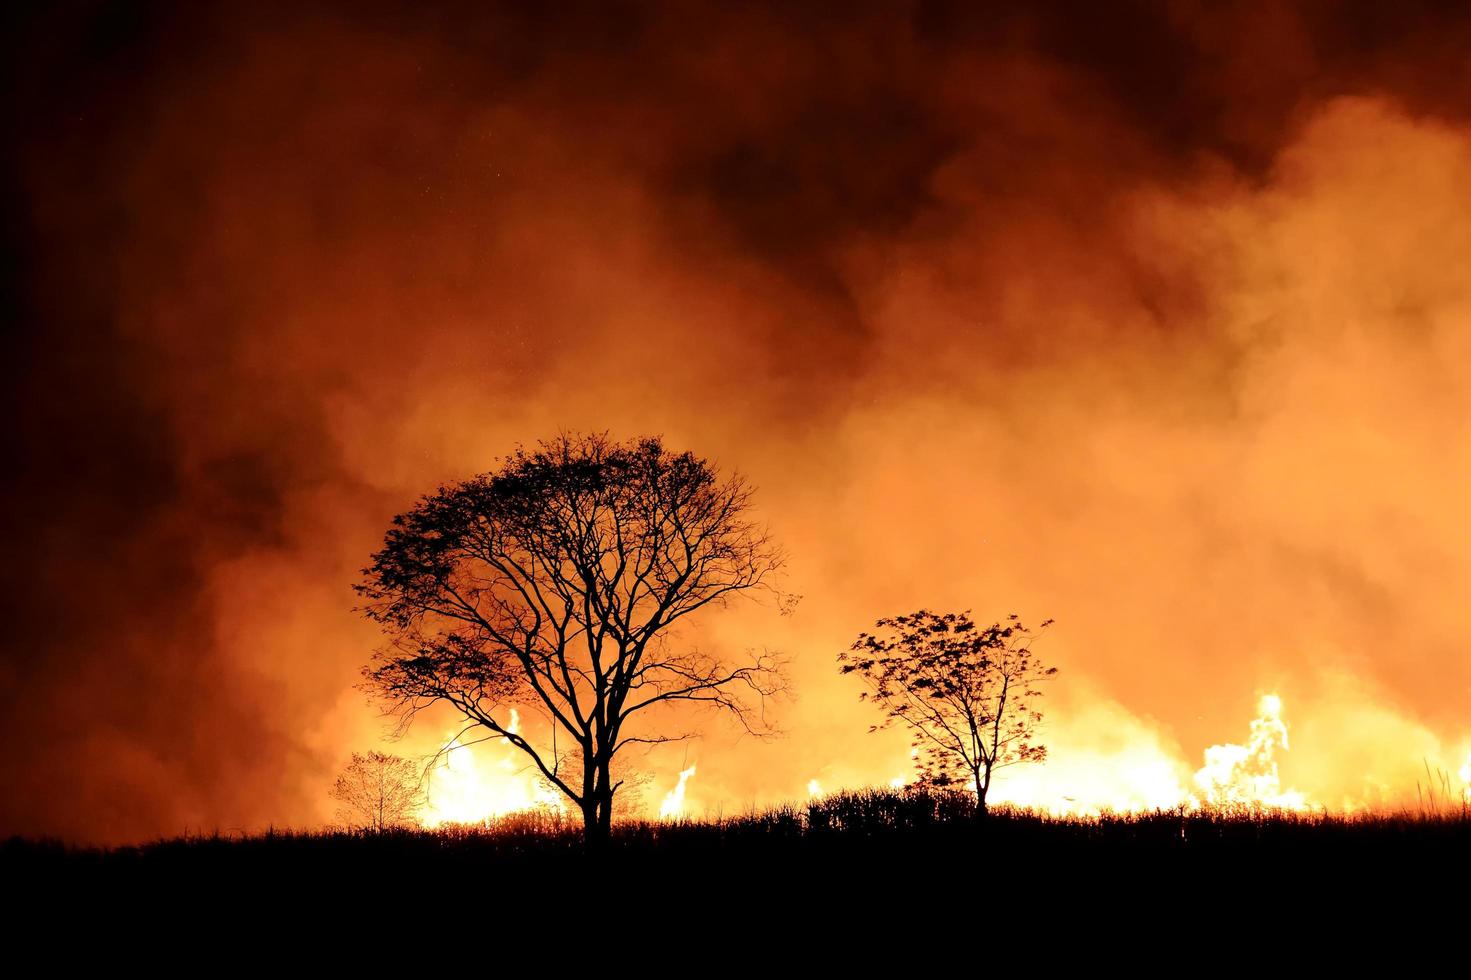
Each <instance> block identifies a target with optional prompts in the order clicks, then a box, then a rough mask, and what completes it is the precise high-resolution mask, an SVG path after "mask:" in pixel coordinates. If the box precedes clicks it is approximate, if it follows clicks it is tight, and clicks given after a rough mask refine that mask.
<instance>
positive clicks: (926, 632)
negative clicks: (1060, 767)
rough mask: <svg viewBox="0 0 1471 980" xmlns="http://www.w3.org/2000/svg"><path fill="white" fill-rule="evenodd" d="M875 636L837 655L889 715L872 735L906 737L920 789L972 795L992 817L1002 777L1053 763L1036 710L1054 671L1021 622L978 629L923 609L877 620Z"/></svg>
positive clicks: (958, 616)
mask: <svg viewBox="0 0 1471 980" xmlns="http://www.w3.org/2000/svg"><path fill="white" fill-rule="evenodd" d="M1051 624H1052V621H1051V620H1047V621H1045V622H1043V623H1042V625H1041V626H1040V627H1038V629H1039V630H1042V629H1046V628H1047V627H1048V626H1050V625H1051ZM875 630H876V632H874V633H867V632H865V633H860V634H859V635H858V639H857V640H855V641H854V642H853V645H852V647H850V648H849V649H848V650H846V651H844V652H842V653H840V654H838V662H839V663H840V664H841V668H840V669H841V672H842V673H844V674H856V675H857V676H858V677H860V678H862V679H863V680H864V682H865V683H866V684H867V685H868V690H867V691H865V692H864V693H863V694H861V695H859V697H860V698H861V699H863V700H870V701H872V702H874V703H875V704H877V705H878V706H879V707H881V708H882V709H883V711H884V720H883V721H882V722H880V723H879V724H877V725H875V726H874V730H878V729H881V728H885V727H887V726H889V725H890V724H892V723H893V722H895V721H900V722H902V723H903V724H904V725H905V726H907V727H908V728H909V730H910V733H911V736H912V744H913V746H914V748H915V749H916V750H917V759H918V764H919V776H920V782H921V783H923V784H925V785H927V786H933V787H953V786H962V787H964V788H966V789H971V790H974V792H975V794H976V809H977V812H979V813H985V812H986V794H987V792H988V791H989V790H990V788H991V777H992V774H993V772H994V771H995V770H996V769H998V768H1002V767H1005V766H1010V765H1015V764H1017V763H1022V762H1040V761H1042V760H1043V759H1045V758H1046V756H1047V749H1046V747H1045V746H1043V745H1041V744H1039V743H1037V742H1036V741H1035V738H1036V733H1037V726H1038V724H1039V723H1040V722H1041V720H1042V714H1041V712H1040V711H1037V710H1036V709H1035V707H1034V702H1035V700H1036V699H1037V698H1039V697H1041V695H1042V692H1041V690H1040V688H1039V685H1040V683H1041V682H1043V681H1045V680H1047V679H1049V678H1051V677H1052V676H1053V675H1054V674H1056V673H1057V668H1056V667H1046V666H1044V665H1043V664H1042V663H1041V662H1040V661H1039V660H1038V659H1037V657H1036V656H1035V655H1034V654H1033V652H1032V648H1031V645H1032V640H1033V639H1034V638H1035V634H1034V633H1033V631H1032V630H1030V629H1028V628H1027V627H1026V626H1025V625H1023V624H1022V622H1021V621H1020V620H1019V619H1018V618H1017V617H1016V616H1014V615H1013V616H1009V617H1007V619H1006V621H1005V622H1004V623H993V624H992V625H990V626H987V627H984V628H977V626H976V624H975V622H974V621H973V620H972V619H971V617H970V612H969V611H968V610H967V611H966V612H960V613H954V612H950V613H935V612H931V611H930V610H928V609H921V610H919V611H918V612H915V613H910V614H909V615H905V616H894V617H890V618H887V619H880V620H879V621H878V623H877V624H876V626H875Z"/></svg>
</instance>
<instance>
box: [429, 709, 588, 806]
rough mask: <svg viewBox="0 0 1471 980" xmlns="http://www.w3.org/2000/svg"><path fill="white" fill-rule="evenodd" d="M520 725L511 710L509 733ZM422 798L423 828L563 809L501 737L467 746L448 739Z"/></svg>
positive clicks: (456, 740)
mask: <svg viewBox="0 0 1471 980" xmlns="http://www.w3.org/2000/svg"><path fill="white" fill-rule="evenodd" d="M520 722H521V720H520V718H519V717H518V716H517V714H516V712H515V711H512V712H511V722H510V729H511V731H513V732H515V731H517V730H519V728H520ZM427 795H428V803H427V805H426V806H425V807H424V810H423V813H422V820H423V823H424V825H425V826H427V827H438V826H441V825H443V824H453V823H483V822H484V821H486V820H490V819H492V818H494V817H499V816H504V815H506V814H508V813H518V812H522V811H525V810H533V809H537V808H540V807H546V808H550V809H554V810H561V809H562V808H563V801H562V798H561V796H560V794H558V793H557V792H556V790H555V789H554V788H552V787H550V786H547V785H545V784H544V783H543V782H542V781H541V780H539V779H537V778H536V776H535V774H534V773H533V771H532V770H530V769H529V768H528V767H527V766H526V764H525V760H524V758H522V757H521V756H520V754H519V752H518V751H517V750H516V749H515V748H514V747H512V746H511V744H510V743H509V742H508V741H506V740H505V739H504V738H496V739H491V740H487V741H483V742H471V743H464V742H461V741H460V740H459V739H458V738H453V739H451V740H450V742H449V743H448V744H447V745H446V746H445V747H444V749H443V750H442V751H441V753H440V757H439V760H438V762H436V764H435V766H434V769H433V770H432V771H431V772H430V774H429V781H428V794H427Z"/></svg>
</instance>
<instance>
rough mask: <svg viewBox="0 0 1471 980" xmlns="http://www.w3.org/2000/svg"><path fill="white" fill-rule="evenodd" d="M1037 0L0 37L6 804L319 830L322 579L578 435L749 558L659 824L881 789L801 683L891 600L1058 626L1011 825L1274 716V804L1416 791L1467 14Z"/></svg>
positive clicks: (358, 19) (859, 722) (1469, 535)
mask: <svg viewBox="0 0 1471 980" xmlns="http://www.w3.org/2000/svg"><path fill="white" fill-rule="evenodd" d="M1028 6H1029V9H1028V10H1027V11H1026V12H1020V11H1016V10H1005V9H1002V8H1000V7H999V6H998V7H994V8H991V7H984V6H977V5H974V4H964V5H955V6H953V7H952V6H950V5H947V4H932V3H915V4H911V5H875V6H873V7H865V6H863V5H860V6H859V8H858V9H857V10H856V12H852V13H850V14H849V15H847V16H845V17H844V18H842V19H841V20H835V19H833V18H832V17H830V16H828V15H821V14H818V13H808V12H803V11H801V10H797V9H791V10H780V11H778V10H772V9H764V8H760V7H757V6H754V5H753V6H749V7H748V6H741V5H734V6H732V5H718V6H711V7H705V6H702V5H690V4H669V5H651V6H644V5H640V6H637V7H632V6H630V7H623V6H620V5H616V4H612V5H610V4H589V5H586V6H580V5H572V6H571V7H567V8H564V9H561V10H559V11H556V12H542V13H528V12H526V11H525V10H523V9H522V6H521V5H506V6H505V7H503V8H496V7H490V8H488V9H487V7H486V5H483V4H473V5H464V6H463V7H461V6H456V5H442V6H441V5H434V6H433V7H432V9H428V8H426V7H424V6H422V5H415V8H414V11H413V12H412V13H405V12H401V11H394V10H393V9H392V8H391V7H388V6H384V7H382V8H379V7H376V6H375V5H364V6H363V7H362V9H360V10H357V11H356V12H354V13H352V14H350V15H349V14H344V13H341V12H337V13H329V12H326V11H324V10H315V9H312V8H310V7H309V6H303V7H302V8H301V9H300V10H297V11H295V12H292V13H282V12H281V11H279V10H277V11H273V12H271V13H270V14H269V15H268V14H266V13H264V12H261V13H248V12H239V11H237V12H233V13H218V12H215V13H206V12H201V11H197V10H194V9H192V8H191V7H184V8H181V9H178V10H170V9H168V8H166V7H158V8H140V7H136V6H135V5H114V4H105V3H94V4H74V5H61V6H56V7H52V8H50V9H48V10H46V11H44V12H22V13H16V14H11V15H8V16H10V17H12V18H15V21H14V23H13V24H12V25H11V27H12V29H11V30H8V31H6V32H5V34H6V36H7V37H9V38H10V41H9V42H7V43H8V44H9V45H10V46H11V47H12V50H11V51H9V52H8V53H7V57H6V58H5V61H6V62H7V63H8V64H9V65H10V66H11V67H10V69H9V75H8V78H7V85H6V88H7V94H8V98H7V100H6V112H7V116H8V121H9V122H10V125H9V126H8V127H7V131H8V132H10V133H12V134H14V135H13V140H14V142H13V145H12V147H11V153H9V154H7V156H8V157H9V158H10V159H9V163H8V164H7V180H6V186H7V190H8V192H9V193H8V194H7V205H6V219H7V220H6V228H7V235H6V236H5V237H6V256H7V259H9V260H10V261H8V262H7V263H6V265H7V267H8V268H9V269H10V270H11V271H10V275H11V276H12V277H13V281H12V282H11V283H9V284H8V285H9V286H10V287H11V288H10V289H8V290H7V293H8V294H9V295H10V296H11V297H12V303H11V304H10V308H9V310H8V311H7V317H8V319H9V320H10V321H11V324H12V326H13V327H14V328H15V329H13V330H10V331H7V334H8V336H7V338H6V339H5V340H4V341H3V343H4V344H5V349H4V353H5V358H4V363H5V366H6V371H7V384H6V391H5V398H6V409H7V417H8V419H9V420H10V423H9V424H8V425H7V426H6V427H5V431H4V434H3V436H0V438H3V439H4V442H5V445H4V450H5V457H6V459H7V460H8V461H9V463H10V465H9V466H8V467H7V468H6V470H7V472H6V475H5V476H4V491H3V492H4V511H3V513H4V521H5V525H4V532H5V540H6V542H7V555H8V558H9V560H8V561H7V562H5V563H4V565H3V566H0V577H3V581H0V596H3V599H0V601H3V603H4V610H3V612H4V615H3V620H0V621H3V622H4V623H5V633H4V644H3V659H0V738H3V744H4V745H5V746H6V751H5V752H4V754H3V761H0V775H3V782H4V786H5V792H4V793H3V795H0V833H27V834H51V835H57V836H62V837H67V838H72V839H82V840H101V841H121V840H134V839H140V838H147V837H150V836H157V835H163V834H173V833H178V832H180V831H183V830H186V829H204V830H212V829H215V828H220V829H234V828H242V829H244V828H256V827H260V826H262V825H264V824H266V823H270V822H274V823H276V824H278V825H281V824H291V825H312V824H316V823H320V822H321V821H323V820H325V819H328V818H329V817H330V810H331V807H330V802H329V801H328V800H327V797H326V790H327V788H328V786H329V784H330V780H331V776H332V775H333V773H334V772H335V771H336V769H337V768H338V767H340V765H341V764H342V763H343V762H344V761H345V760H346V758H347V757H348V755H349V753H350V752H351V751H353V750H362V749H363V748H365V747H368V746H370V745H374V744H377V742H378V741H379V740H380V739H381V736H382V733H383V725H382V723H381V721H380V719H379V718H378V717H377V716H376V715H375V713H374V711H373V710H372V709H371V708H369V707H368V706H366V705H365V703H364V701H363V698H362V695H361V694H360V693H359V692H357V691H355V690H354V689H353V688H352V685H353V684H354V683H355V681H356V679H357V669H358V667H359V666H360V665H361V664H362V663H364V662H365V660H366V659H367V657H368V655H369V654H370V652H371V650H372V649H373V647H374V646H375V645H376V643H377V637H376V635H375V633H374V631H373V630H372V628H371V626H370V625H369V624H367V623H365V622H363V621H361V620H360V618H359V617H357V616H356V615H355V614H354V613H353V612H352V605H353V596H352V594H351V592H350V590H349V586H350V584H351V583H352V582H353V581H355V580H356V577H357V572H358V569H359V568H360V567H361V566H362V565H363V564H364V563H365V561H366V558H367V556H368V554H369V553H370V552H371V551H372V550H373V549H374V548H375V546H376V545H377V543H378V541H379V540H381V536H382V534H383V531H384V530H385V529H386V527H387V524H388V521H389V519H390V518H391V517H392V515H393V514H395V513H397V512H398V511H400V510H403V509H405V508H406V507H408V506H409V505H410V504H411V503H412V501H413V500H414V499H415V498H416V497H417V496H418V495H419V494H421V493H423V492H426V491H428V490H430V489H432V488H433V487H434V486H436V485H437V484H438V483H440V482H442V481H447V480H453V479H458V478H461V477H464V476H467V475H469V474H471V473H474V472H479V471H482V470H485V469H488V468H490V467H492V466H493V465H494V464H495V460H496V458H497V457H499V456H501V455H503V454H505V453H506V452H508V451H509V450H511V449H512V448H514V446H515V444H516V443H517V442H521V441H526V442H532V441H535V440H536V439H538V438H542V437H545V436H549V435H552V434H554V433H555V432H557V431H558V430H561V429H582V430H597V431H601V430H605V429H606V430H610V431H611V432H613V433H614V434H615V435H620V436H632V435H639V434H646V433H661V434H663V435H664V437H665V438H666V440H667V441H668V442H669V443H670V444H671V445H673V446H676V447H680V448H689V449H692V450H694V451H696V452H697V453H700V454H701V455H705V456H708V457H711V458H713V459H715V460H717V461H718V462H719V463H720V464H721V465H722V466H724V467H726V468H728V469H738V470H740V471H741V472H742V473H744V474H746V475H747V476H748V477H749V478H750V479H751V481H752V482H753V483H754V484H755V485H757V486H758V487H759V493H758V497H757V500H758V503H759V507H760V509H761V515H762V516H763V517H764V518H765V519H767V520H768V521H769V522H770V524H771V526H772V529H773V531H774V532H775V533H776V535H777V537H778V538H779V539H780V540H781V541H782V542H783V543H784V545H785V546H786V548H787V549H788V550H789V551H790V553H791V555H792V559H793V560H792V568H791V573H790V574H791V578H790V580H789V581H788V583H787V586H788V588H790V589H791V590H793V591H795V592H798V593H801V594H802V595H803V596H804V599H803V601H802V603H801V604H800V606H799V607H798V609H797V611H796V612H795V613H794V614H793V615H791V616H787V617H780V616H778V615H776V613H775V611H774V610H771V609H765V608H759V607H756V608H739V609H732V610H731V611H730V612H728V613H724V614H721V615H718V616H715V617H712V618H711V619H709V620H708V621H707V622H706V623H705V625H704V627H703V628H702V629H701V631H700V633H699V634H697V635H689V636H687V637H685V639H687V640H689V641H690V642H701V643H705V644H709V645H712V646H719V647H722V648H726V649H731V650H739V649H743V648H745V647H749V646H768V647H772V648H777V649H782V650H785V651H786V652H787V653H789V654H791V655H793V657H794V658H795V659H794V666H793V669H794V682H795V685H794V687H795V694H796V697H795V699H794V700H792V701H791V702H790V703H788V704H785V705H783V706H781V708H780V711H781V722H782V726H783V728H784V729H785V731H786V735H785V737H784V738H781V739H779V740H776V741H773V742H753V741H752V740H750V739H740V738H737V737H736V734H735V733H734V732H733V731H731V730H730V729H729V727H728V726H724V725H721V724H719V723H717V722H715V721H714V720H713V719H712V723H711V725H710V730H709V733H708V735H707V737H706V738H705V739H703V740H702V741H700V742H699V743H696V744H694V745H692V746H690V747H689V748H688V750H686V749H684V748H680V749H670V750H668V751H666V752H664V753H663V754H656V755H651V756H650V757H649V758H648V759H647V760H646V761H645V764H646V765H647V767H648V768H649V769H650V770H651V771H652V772H654V773H655V775H656V782H655V784H654V788H653V791H652V792H651V794H650V795H651V797H652V798H653V799H655V800H657V799H659V798H660V797H661V795H662V793H663V792H664V790H666V789H669V788H672V786H673V785H674V782H675V780H676V779H677V777H678V773H679V772H680V771H681V770H683V769H686V768H689V766H690V764H692V763H695V762H697V763H698V775H697V776H695V777H693V778H692V779H690V780H689V782H688V786H687V793H688V796H687V798H686V801H685V807H684V810H685V812H686V813H698V812H700V810H701V808H704V807H709V808H716V807H719V808H724V809H725V810H727V811H729V810H732V809H739V808H740V807H743V806H745V805H748V804H753V803H761V802H768V801H773V800H777V799H787V798H800V797H802V796H803V795H804V794H805V792H806V787H807V785H808V783H809V781H811V780H813V779H816V780H818V781H819V782H820V784H821V785H822V786H824V787H827V788H835V787H837V786H840V785H845V784H859V783H866V782H880V783H882V782H888V781H889V780H890V779H891V778H893V777H896V776H899V775H901V774H903V773H904V772H905V768H906V765H907V759H908V750H907V747H906V745H905V742H904V740H903V738H902V736H901V735H898V734H897V733H891V734H881V735H872V736H866V735H864V732H865V731H866V729H867V727H868V725H869V724H870V723H871V722H872V721H873V720H874V718H873V716H872V714H871V711H870V709H869V708H868V706H865V705H861V704H859V703H858V702H857V690H856V689H855V688H853V687H852V686H851V685H850V684H849V683H848V682H847V681H846V680H845V679H843V678H841V677H839V676H838V674H837V672H836V669H835V663H834V657H835V654H836V653H837V651H838V650H840V649H842V648H843V647H845V646H846V645H847V644H848V643H849V642H851V640H852V638H853V636H854V635H855V634H856V633H857V632H858V631H859V630H861V629H864V628H866V627H867V626H869V625H871V623H872V622H873V620H875V619H877V618H878V617H880V616H884V615H890V614H894V613H898V612H906V611H911V610H913V609H914V608H918V607H919V606H930V607H935V608H970V609H972V610H974V612H975V615H976V617H977V618H978V619H992V618H1000V617H1003V616H1005V615H1006V614H1007V613H1011V612H1016V613H1019V614H1021V615H1022V616H1023V617H1024V618H1025V619H1027V620H1029V621H1037V620H1041V619H1044V618H1047V617H1053V618H1055V619H1056V620H1057V623H1056V625H1055V626H1054V627H1053V628H1051V629H1050V630H1049V631H1048V633H1047V634H1046V636H1045V638H1044V639H1043V640H1042V641H1040V643H1039V645H1038V650H1039V652H1045V654H1046V655H1047V656H1048V657H1050V658H1051V661H1052V662H1054V663H1056V664H1057V665H1058V666H1059V667H1061V668H1062V672H1061V673H1060V674H1059V676H1058V679H1057V681H1056V683H1055V684H1054V686H1053V687H1052V688H1051V689H1050V690H1049V694H1048V698H1047V702H1046V707H1047V709H1048V711H1049V719H1050V720H1051V723H1052V728H1051V729H1050V732H1051V735H1050V738H1051V743H1050V744H1051V745H1052V747H1053V762H1051V763H1049V764H1048V766H1049V767H1050V768H1049V769H1048V770H1047V773H1045V774H1044V773H1043V772H1042V771H1041V770H1040V769H1039V770H1038V771H1037V772H1035V773H1033V774H1030V775H1026V776H1024V775H1023V774H1021V773H1020V771H1019V772H1018V775H1017V776H1016V777H1015V780H1014V781H1013V783H1012V790H1011V798H1015V799H1024V800H1031V799H1047V798H1055V797H1056V796H1061V795H1066V794H1068V793H1070V792H1071V793H1078V794H1088V793H1094V792H1095V790H1094V789H1092V788H1091V787H1094V786H1107V787H1112V789H1109V790H1108V792H1116V793H1121V794H1123V797H1129V798H1139V799H1142V798H1145V797H1147V796H1148V794H1149V787H1151V786H1157V785H1158V784H1159V781H1160V780H1168V779H1172V778H1173V779H1177V780H1178V781H1179V782H1180V784H1181V785H1187V786H1188V782H1189V778H1190V770H1191V769H1192V768H1194V767H1195V766H1198V765H1199V761H1200V753H1201V751H1202V750H1203V749H1204V748H1205V747H1206V746H1208V745H1210V744H1213V743H1216V742H1220V741H1222V740H1224V739H1239V738H1241V737H1242V736H1243V734H1244V730H1245V726H1246V724H1247V721H1248V720H1249V719H1250V717H1251V715H1252V713H1253V712H1254V706H1255V704H1256V701H1257V698H1258V697H1259V696H1260V695H1261V694H1262V693H1264V692H1266V691H1275V692H1277V693H1279V694H1281V696H1282V698H1283V701H1284V703H1285V711H1284V718H1285V720H1286V721H1287V722H1288V724H1289V726H1290V727H1291V732H1292V752H1291V755H1290V756H1289V757H1288V758H1287V759H1285V760H1284V761H1283V782H1284V785H1289V784H1290V785H1292V786H1295V787H1297V788H1299V789H1301V790H1303V791H1304V792H1307V793H1308V794H1309V795H1310V796H1312V797H1313V798H1314V799H1317V800H1321V801H1323V802H1326V803H1329V804H1332V805H1337V804H1339V803H1340V802H1342V801H1345V800H1354V801H1376V800H1386V799H1393V798H1396V797H1397V796H1399V795H1402V794H1404V793H1406V792H1408V793H1411V794H1413V791H1414V787H1413V780H1414V779H1415V777H1416V774H1417V773H1421V772H1423V770H1424V767H1425V766H1426V765H1428V766H1430V767H1441V766H1443V767H1445V768H1447V769H1453V768H1454V766H1455V765H1456V764H1458V763H1459V760H1463V759H1464V758H1465V756H1466V754H1467V753H1468V751H1471V725H1468V722H1467V720H1466V719H1467V715H1466V705H1467V704H1468V703H1471V658H1468V657H1467V656H1466V655H1465V648H1464V642H1465V637H1466V636H1468V635H1471V614H1468V612H1467V607H1466V603H1465V602H1464V596H1465V595H1466V594H1467V592H1468V589H1471V557H1468V556H1471V522H1468V521H1467V519H1466V517H1465V514H1464V510H1465V504H1464V502H1465V501H1466V500H1467V499H1468V497H1471V450H1468V448H1467V447H1468V446H1471V440H1468V439H1467V438H1466V435H1467V427H1468V424H1471V282H1468V280H1467V279H1466V276H1465V274H1464V271H1463V270H1464V266H1465V261H1464V259H1465V256H1467V255H1471V213H1468V210H1467V204H1466V202H1467V201H1471V121H1468V110H1471V74H1468V72H1467V69H1466V67H1465V62H1464V56H1463V53H1464V51H1465V50H1466V43H1467V42H1468V41H1471V20H1467V19H1465V18H1461V17H1459V16H1452V15H1449V14H1443V13H1438V12H1434V8H1433V7H1431V6H1429V5H1426V6H1424V7H1421V6H1419V5H1415V4H1396V5H1382V4H1334V3H1304V4H1299V5H1289V4H1261V5H1256V4H1226V5H1222V4H1215V3H1211V4H1205V3H1200V4H1194V3H1184V4H1167V5H1142V4H1141V5H1132V4H1122V5H1119V4H1111V5H1096V6H1097V8H1098V9H1093V6H1094V5H1078V7H1079V8H1080V9H1074V5H1070V4H1061V3H1059V4H1043V5H1028ZM1391 7H1392V9H1391ZM443 734H444V732H443V731H442V730H440V729H438V728H435V727H434V724H433V723H432V722H431V723H430V724H428V725H427V726H425V728H424V730H418V731H417V732H416V733H415V734H412V735H411V736H410V742H409V743H408V747H409V748H416V749H423V748H425V747H428V746H432V744H433V743H434V741H435V739H437V738H438V737H440V736H441V735H443ZM1131 780H1132V782H1131ZM1120 786H1122V787H1124V789H1122V790H1120V789H1118V787H1120ZM1130 787H1134V788H1133V789H1131V788H1130ZM1007 792H1008V791H1007V788H1006V784H1005V781H1004V780H1003V782H1002V784H1001V785H1000V787H999V788H998V793H999V794H1000V795H1002V796H1003V797H1006V795H1007ZM1103 792H1104V790H1103V789H1099V790H1097V791H1096V793H1097V794H1102V793H1103ZM1049 794H1050V797H1049Z"/></svg>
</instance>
